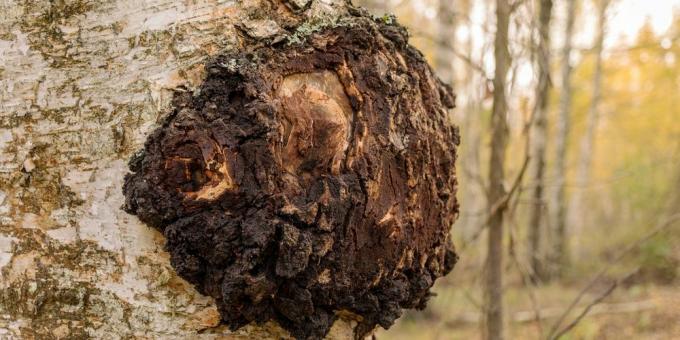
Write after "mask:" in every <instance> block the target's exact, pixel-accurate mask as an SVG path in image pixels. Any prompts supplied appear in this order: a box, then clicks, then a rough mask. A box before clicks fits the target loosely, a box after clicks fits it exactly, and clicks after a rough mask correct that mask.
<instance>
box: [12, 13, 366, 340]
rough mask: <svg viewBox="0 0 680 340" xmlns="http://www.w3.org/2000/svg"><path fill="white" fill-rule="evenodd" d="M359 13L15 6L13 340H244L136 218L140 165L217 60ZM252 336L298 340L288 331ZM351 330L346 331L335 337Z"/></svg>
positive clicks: (249, 330)
mask: <svg viewBox="0 0 680 340" xmlns="http://www.w3.org/2000/svg"><path fill="white" fill-rule="evenodd" d="M289 5H290V6H289ZM298 6H299V7H304V8H305V10H299V11H298V10H294V9H296V8H298ZM344 11H345V5H344V2H343V1H329V0H326V1H311V2H310V1H304V0H298V1H292V2H291V4H283V3H280V2H265V1H257V0H252V1H251V0H248V1H242V2H232V1H207V0H205V1H202V0H199V1H183V2H179V1H164V0H156V1H146V2H139V1H130V0H112V1H106V2H90V1H80V0H74V1H47V0H45V1H31V2H21V3H19V2H15V1H3V2H1V3H0V127H1V128H2V130H1V132H0V140H1V142H0V315H2V317H0V337H3V338H4V337H9V338H65V337H71V338H85V337H94V338H103V339H116V338H129V337H144V338H167V337H187V336H191V335H192V334H194V335H195V334H196V332H197V331H202V332H204V333H220V334H227V333H230V332H229V331H227V330H226V329H225V328H224V327H223V326H219V327H216V326H217V325H218V323H219V314H218V312H217V310H216V308H215V306H214V302H213V301H212V299H210V298H208V297H205V296H201V295H200V294H198V293H197V292H196V291H195V290H194V289H193V288H192V287H191V286H190V285H189V284H187V283H186V282H185V281H184V280H181V279H180V278H179V277H177V276H176V274H175V272H174V270H173V269H172V268H171V267H170V264H169V261H168V255H167V254H166V253H165V252H164V251H163V243H164V239H163V237H162V235H161V234H160V233H158V232H157V231H155V230H153V229H151V228H148V227H146V226H144V225H142V224H141V223H140V222H139V221H138V220H137V219H136V218H135V217H133V216H130V215H128V214H126V213H125V212H123V211H122V210H120V206H121V205H122V204H123V200H124V199H123V195H122V192H121V187H122V181H123V177H124V175H125V173H126V172H127V166H126V162H127V159H129V158H130V155H131V154H132V153H133V152H134V151H135V150H137V149H139V148H141V146H142V142H143V140H144V138H145V137H146V135H147V134H148V132H149V131H151V130H152V129H153V127H154V125H155V124H156V123H157V121H158V119H159V117H160V115H161V113H162V112H164V108H166V107H167V106H168V101H169V99H170V98H171V89H173V88H177V87H178V86H180V85H184V86H185V87H186V88H187V89H188V90H189V91H190V90H192V89H194V88H195V86H196V85H197V84H198V82H199V81H200V80H201V79H202V77H203V72H204V71H203V62H204V61H205V59H206V57H208V56H211V55H214V54H215V53H217V52H221V51H227V50H235V49H238V48H239V47H240V46H241V45H242V44H243V40H242V39H241V37H243V36H244V35H248V36H250V37H251V38H255V39H277V37H279V36H282V34H284V33H285V30H284V29H293V28H294V27H298V26H299V25H301V24H303V23H305V22H308V23H310V25H318V24H323V23H329V22H333V20H334V18H336V17H337V16H338V15H341V14H342V13H344ZM238 334H242V335H249V336H251V337H252V338H258V339H260V338H277V339H278V338H281V337H285V336H286V334H285V333H284V332H283V331H282V330H281V329H280V328H279V327H278V326H276V325H274V324H272V323H270V324H267V325H265V326H264V327H254V326H253V327H251V326H248V327H246V328H244V329H242V330H240V331H238ZM351 334H352V325H350V324H349V322H346V321H342V320H340V321H338V322H337V323H336V325H335V326H334V327H333V329H332V330H331V335H330V337H331V338H333V337H335V338H343V339H344V338H349V337H351Z"/></svg>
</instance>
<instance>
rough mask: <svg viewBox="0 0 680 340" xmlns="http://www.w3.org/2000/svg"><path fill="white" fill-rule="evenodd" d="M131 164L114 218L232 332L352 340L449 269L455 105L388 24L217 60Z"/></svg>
mask: <svg viewBox="0 0 680 340" xmlns="http://www.w3.org/2000/svg"><path fill="white" fill-rule="evenodd" d="M206 69H207V76H206V79H205V81H204V83H203V84H202V85H201V87H200V91H197V93H196V94H190V93H180V92H178V94H177V95H176V97H175V99H174V102H173V106H174V108H173V110H172V111H171V112H170V113H169V114H168V115H167V117H166V119H165V120H164V122H163V124H162V126H161V127H159V128H158V129H156V130H155V131H154V132H153V133H152V134H151V135H150V136H149V137H148V140H147V142H146V144H145V147H144V150H143V152H142V153H140V154H138V155H137V156H135V157H133V159H132V160H131V162H130V168H131V170H132V173H130V174H128V176H127V177H126V179H125V185H124V188H123V190H124V193H125V196H126V203H125V206H124V208H125V209H126V210H127V211H128V212H130V213H133V214H136V215H137V216H139V218H140V219H141V220H142V221H144V222H145V223H147V224H149V225H151V226H153V227H155V228H158V229H159V230H161V231H162V232H163V233H164V234H165V237H166V238H167V244H166V249H167V251H168V252H169V253H170V254H171V255H172V256H171V261H172V265H173V267H174V268H175V270H176V271H177V273H178V274H179V275H181V276H182V277H183V278H185V279H186V280H188V281H189V282H191V283H192V284H194V285H195V286H196V288H197V289H198V290H199V291H200V292H201V293H203V294H206V295H209V296H212V297H214V298H215V301H216V303H217V306H218V308H219V311H220V314H221V316H222V321H223V322H224V323H226V324H227V325H229V326H230V327H231V328H232V329H236V328H239V327H241V326H244V325H246V324H248V323H250V322H257V323H262V322H266V321H268V320H276V321H277V322H278V323H279V324H280V325H281V326H282V327H284V328H285V329H287V330H288V331H290V332H291V334H292V335H293V336H295V337H296V338H321V337H323V336H324V335H325V334H326V333H327V332H328V330H329V329H330V327H331V325H332V323H333V321H334V320H335V319H336V318H338V317H339V315H340V314H342V315H345V316H344V317H350V318H354V319H355V320H356V321H358V327H357V328H356V330H355V332H356V333H355V335H356V336H357V337H360V336H362V335H364V334H366V333H368V332H370V331H371V330H372V329H373V328H374V327H375V326H376V325H380V326H382V327H385V328H387V327H389V326H390V325H392V324H393V322H394V321H395V319H396V318H398V317H399V316H400V314H401V312H402V309H404V308H423V307H424V306H425V303H426V301H427V299H428V297H429V295H430V293H429V289H430V287H431V286H432V285H433V283H434V281H435V280H436V279H437V278H439V277H441V276H443V275H445V274H447V273H448V272H449V271H451V269H452V268H453V266H454V264H455V262H456V259H457V257H456V255H455V253H454V251H453V247H452V245H451V244H450V241H449V229H450V227H451V225H452V223H453V222H454V220H455V218H456V216H457V213H458V203H457V201H456V198H455V193H456V186H457V182H456V177H455V169H454V161H455V158H456V147H457V145H458V142H459V137H458V130H457V128H456V127H454V126H453V125H451V123H450V122H449V121H448V119H447V111H446V110H447V109H448V108H452V107H453V102H454V97H453V94H452V93H451V90H450V88H449V87H448V86H445V85H444V84H442V83H441V81H439V79H437V78H436V77H435V76H434V75H433V72H432V70H431V69H430V67H429V66H428V65H427V64H426V62H425V61H424V59H423V57H422V55H421V54H420V53H419V52H418V51H417V50H415V49H414V48H412V47H411V46H409V45H408V44H407V37H406V33H405V30H404V29H403V28H401V27H400V26H397V25H388V24H385V23H383V22H378V21H372V20H369V19H366V18H358V19H357V20H356V21H355V22H354V23H353V24H352V25H347V26H344V27H334V28H326V29H324V30H322V31H320V32H317V33H314V34H313V35H310V36H309V37H307V38H306V40H305V42H304V43H302V44H297V45H294V46H286V45H285V44H278V45H270V46H264V47H258V48H252V49H251V50H249V51H242V52H241V53H238V54H231V55H222V56H218V57H216V58H215V59H214V60H213V61H212V62H211V63H210V64H208V65H207V67H206Z"/></svg>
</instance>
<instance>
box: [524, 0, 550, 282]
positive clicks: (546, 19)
mask: <svg viewBox="0 0 680 340" xmlns="http://www.w3.org/2000/svg"><path fill="white" fill-rule="evenodd" d="M552 7H553V3H552V0H541V1H540V11H539V18H538V33H539V34H538V35H539V42H538V51H537V52H538V53H537V55H538V56H537V61H538V83H537V84H536V104H535V106H534V112H533V134H532V138H531V147H532V150H531V154H532V156H531V158H532V162H533V173H532V176H531V182H532V183H531V184H532V185H533V191H532V195H531V196H532V199H531V201H532V205H531V213H530V214H531V215H530V220H529V256H530V258H531V261H530V265H531V272H532V274H533V279H534V280H545V279H547V276H548V274H547V271H546V268H545V254H544V249H543V247H541V244H542V243H543V242H541V241H542V239H543V238H545V235H542V229H543V228H545V226H546V225H547V223H546V219H545V218H544V215H545V214H544V212H545V211H546V202H545V199H544V197H543V195H544V194H543V193H544V191H545V188H544V186H545V148H546V141H547V139H548V131H547V114H548V112H547V111H548V94H549V91H550V18H551V16H552Z"/></svg>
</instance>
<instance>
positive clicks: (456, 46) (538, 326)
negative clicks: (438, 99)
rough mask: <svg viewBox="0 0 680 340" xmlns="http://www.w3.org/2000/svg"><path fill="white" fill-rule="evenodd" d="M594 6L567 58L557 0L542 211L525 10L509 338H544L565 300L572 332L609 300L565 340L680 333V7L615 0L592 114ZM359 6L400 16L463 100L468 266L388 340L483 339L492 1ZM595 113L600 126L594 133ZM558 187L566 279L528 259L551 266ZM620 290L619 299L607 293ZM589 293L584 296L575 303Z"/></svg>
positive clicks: (513, 43) (463, 228) (463, 233)
mask: <svg viewBox="0 0 680 340" xmlns="http://www.w3.org/2000/svg"><path fill="white" fill-rule="evenodd" d="M597 1H598V0H578V1H576V7H575V8H576V9H575V26H574V27H575V29H574V32H573V36H572V37H573V39H572V41H573V48H572V50H571V53H570V54H569V55H570V57H569V58H567V59H569V60H564V59H565V58H564V57H563V52H562V49H563V45H564V42H565V25H566V24H565V18H566V16H567V6H566V1H565V0H555V1H554V7H553V12H552V13H553V15H552V22H551V24H550V33H551V44H550V56H551V65H550V71H551V73H550V80H551V81H550V84H551V87H550V95H549V98H550V101H549V106H548V110H547V120H546V123H547V125H546V126H547V139H546V153H545V162H546V170H545V177H544V183H543V184H542V185H543V187H544V194H543V197H542V198H541V199H540V200H538V201H537V200H536V199H535V197H534V196H533V194H532V190H533V188H534V186H535V185H536V183H535V182H534V181H533V179H532V177H531V171H528V172H527V173H526V174H525V175H523V176H521V177H518V176H519V174H520V173H521V170H522V168H523V165H524V163H525V159H526V158H527V149H528V148H527V145H528V144H527V143H532V140H531V139H530V136H531V134H532V132H531V131H532V128H533V127H532V124H530V121H531V117H532V112H533V110H534V105H535V102H536V100H535V98H536V95H535V93H536V90H535V87H536V84H537V81H538V73H537V69H538V68H537V62H536V60H537V59H536V55H537V49H536V46H537V44H538V33H537V25H538V23H537V20H538V18H537V16H538V12H539V11H538V6H539V5H538V1H534V0H516V2H515V3H514V4H515V6H516V7H515V10H514V12H513V13H512V16H511V23H510V41H509V50H510V54H511V57H512V63H511V69H510V74H509V77H508V79H509V80H508V81H509V84H508V88H509V90H508V100H509V105H510V109H509V112H508V117H507V119H508V122H509V124H510V135H511V138H510V139H511V140H510V146H509V149H508V162H507V164H506V166H507V170H506V172H507V187H508V188H509V187H511V186H512V185H513V180H514V179H516V178H521V181H519V185H518V187H517V190H518V193H517V195H516V196H514V198H513V199H512V201H511V202H510V204H509V208H508V213H507V215H506V222H505V224H504V226H505V228H506V230H507V232H506V234H505V235H506V236H505V240H504V249H503V251H504V253H505V263H504V275H505V276H504V286H503V293H504V302H505V324H506V331H505V332H506V335H507V336H508V338H511V339H543V338H547V337H549V334H550V331H551V329H552V328H553V327H554V325H555V323H556V321H557V319H559V318H560V316H561V315H562V314H563V313H564V311H565V310H566V308H567V307H568V306H569V305H571V304H572V303H573V304H574V308H573V310H572V311H570V312H569V313H567V314H566V315H565V320H566V321H565V322H566V323H568V322H570V321H571V320H574V319H577V318H578V316H579V314H580V313H581V312H582V311H583V310H584V309H586V308H587V307H588V306H589V305H591V302H598V303H597V304H593V305H592V307H591V308H588V314H587V315H586V316H585V317H584V318H582V319H580V321H579V322H577V323H576V324H575V326H574V327H573V329H571V330H570V331H569V332H568V333H567V334H566V335H565V336H564V337H563V338H564V339H673V338H675V339H678V338H680V289H678V287H679V283H680V280H679V276H680V269H679V267H680V242H678V241H679V240H680V230H679V229H680V228H679V226H678V223H667V224H668V225H665V224H664V221H667V220H668V219H669V218H670V217H673V216H675V214H678V213H680V95H679V94H680V0H644V1H642V0H612V1H611V3H610V4H609V6H608V8H607V10H606V12H605V13H606V15H605V20H604V24H605V25H604V28H605V30H604V33H605V35H604V48H603V51H602V54H601V60H602V69H601V81H600V85H599V87H600V92H601V100H600V101H599V104H597V105H595V107H594V106H593V102H594V101H596V100H597V99H596V98H594V95H593V93H595V92H596V91H595V87H596V86H598V85H595V84H596V82H597V81H596V78H597V77H596V75H595V73H596V67H595V64H596V58H597V49H596V48H594V46H595V40H596V36H597V32H598V25H599V20H598V9H597V6H596V4H597ZM511 3H512V2H511ZM355 4H358V5H361V6H364V7H366V8H368V9H369V11H370V12H371V13H373V14H374V15H376V16H383V15H385V14H386V13H388V14H394V15H395V16H396V17H397V18H398V22H399V23H401V24H402V25H404V26H406V27H407V28H408V29H409V32H410V35H411V43H412V44H413V45H415V46H416V47H418V48H419V49H420V50H421V51H422V52H423V53H424V54H425V56H426V57H427V59H428V60H429V61H430V63H431V65H433V66H434V68H435V69H436V71H437V73H438V74H439V76H440V77H441V78H442V79H443V80H444V81H446V82H449V83H450V84H452V86H453V88H454V90H455V92H456V93H457V95H458V99H457V106H458V107H457V108H456V109H455V110H454V111H453V113H452V115H453V117H452V120H453V121H454V122H455V123H456V124H457V125H458V126H460V129H461V134H462V137H463V139H462V140H463V142H462V145H461V147H460V150H459V159H458V165H457V167H458V169H457V171H458V175H459V180H460V189H459V199H460V202H461V215H460V218H459V220H458V222H457V223H456V224H455V225H454V226H453V229H452V230H453V234H454V243H455V245H456V248H457V250H458V252H459V254H460V256H461V259H460V262H459V263H458V265H457V267H456V268H455V269H454V271H453V272H452V273H451V274H450V275H449V276H448V277H446V278H445V279H443V280H441V281H440V282H438V283H437V284H436V286H435V292H436V294H437V296H436V297H435V298H433V299H432V300H431V302H430V303H429V306H428V308H427V309H426V310H425V311H421V312H408V313H407V314H406V315H405V317H403V318H402V319H400V321H398V323H397V324H396V325H395V326H393V327H392V328H391V329H390V330H388V331H380V332H378V333H377V335H376V336H377V338H378V339H476V338H481V337H482V334H483V332H482V326H481V325H482V324H483V315H484V298H483V289H482V286H483V284H482V283H483V276H484V261H485V257H486V242H485V241H484V240H485V238H486V235H485V231H484V225H485V219H486V217H487V215H488V205H487V202H486V194H485V192H486V190H487V189H486V188H487V185H488V183H487V177H488V176H487V173H488V166H487V164H488V158H489V156H488V154H489V140H490V133H489V124H490V112H491V105H492V97H493V86H492V83H491V81H492V79H493V76H494V58H493V57H494V50H493V47H494V44H493V43H494V34H495V14H494V10H495V1H490V0H483V1H481V0H480V1H472V0H439V1H437V0H401V1H400V0H391V1H380V0H364V1H359V0H357V1H355ZM566 62H568V63H569V64H570V65H571V66H572V67H573V70H572V73H571V84H572V87H571V88H572V93H571V96H569V98H570V99H571V100H570V106H569V109H568V110H567V111H566V112H567V115H566V117H567V118H568V122H569V123H570V124H569V126H570V129H569V132H568V135H567V138H566V140H565V147H566V156H565V159H564V162H565V170H566V178H565V181H564V183H561V182H560V181H558V180H557V179H556V178H557V177H556V174H555V173H556V170H555V163H556V161H557V157H558V156H557V152H556V147H557V144H558V142H557V135H558V126H559V124H560V123H561V122H562V120H563V119H565V118H564V116H561V115H560V112H561V110H560V107H561V106H560V101H561V100H562V99H563V98H565V89H564V88H563V86H562V68H563V65H564V63H566ZM593 111H594V113H591V112H593ZM590 116H592V117H595V118H596V120H595V121H594V122H590V123H589V117H590ZM589 128H590V130H591V131H590V132H591V134H590V135H589V133H588V130H589ZM590 136H592V137H590ZM532 161H533V160H532V159H530V161H529V165H528V166H529V167H531V166H532V164H531V163H532ZM561 185H563V188H564V190H565V192H566V195H565V197H566V199H565V200H564V202H563V204H564V206H565V209H566V216H567V218H566V235H567V241H566V244H567V252H566V258H567V260H566V261H565V262H564V263H563V264H562V266H561V267H560V270H559V274H554V273H553V274H551V275H546V276H545V277H541V278H539V279H535V276H536V275H535V273H533V272H532V270H533V268H532V265H531V263H530V262H531V256H538V257H539V259H540V260H541V261H545V262H550V261H549V258H550V256H551V254H552V253H554V249H552V248H553V245H554V242H555V240H554V238H555V236H554V233H553V232H552V230H554V228H555V227H554V226H555V224H556V218H555V216H556V213H555V211H556V209H557V206H558V205H559V202H558V201H556V199H555V198H556V197H557V196H556V195H555V194H554V193H555V192H556V190H557V189H558V187H560V186H561ZM536 207H540V208H541V209H543V210H544V212H545V213H544V214H543V216H544V217H543V220H542V226H543V227H542V228H543V229H544V230H545V232H543V233H542V235H541V239H540V241H541V242H540V248H539V251H538V252H530V251H529V249H530V248H529V246H528V237H527V233H528V221H529V214H530V212H531V211H532V209H535V208H536ZM660 226H662V228H659V227H660ZM530 253H531V254H530ZM537 254H538V255H537ZM612 286H613V288H611V287H612ZM586 288H587V289H586ZM609 289H612V292H611V293H610V294H606V293H607V291H608V290H609ZM580 293H583V297H582V298H581V299H580V300H578V301H576V302H575V298H576V297H577V296H578V295H579V294H580ZM599 298H601V301H597V300H598V299H599ZM574 302H575V303H574Z"/></svg>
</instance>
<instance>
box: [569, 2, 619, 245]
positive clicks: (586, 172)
mask: <svg viewBox="0 0 680 340" xmlns="http://www.w3.org/2000/svg"><path fill="white" fill-rule="evenodd" d="M609 2H610V0H598V1H597V7H598V21H597V35H596V37H595V48H594V53H595V71H594V73H593V97H592V101H591V103H590V109H589V110H588V117H587V122H586V132H585V134H584V135H583V137H582V138H581V144H580V147H581V149H580V155H579V160H578V165H577V166H578V168H577V172H576V190H575V191H574V195H573V196H572V199H571V204H570V208H569V211H570V212H569V214H570V222H569V224H570V225H571V226H572V228H573V230H574V238H575V241H576V242H575V243H574V248H575V252H576V255H578V247H579V242H578V239H579V238H580V237H581V233H582V230H583V227H584V224H585V223H587V221H586V219H585V218H584V211H583V210H584V199H585V198H586V197H585V195H584V194H585V192H586V190H587V186H588V185H589V184H590V169H591V167H592V162H593V152H594V151H593V149H594V147H595V133H596V131H597V126H598V122H599V116H600V102H601V101H602V50H603V44H604V37H605V31H606V26H607V7H608V6H609Z"/></svg>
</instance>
